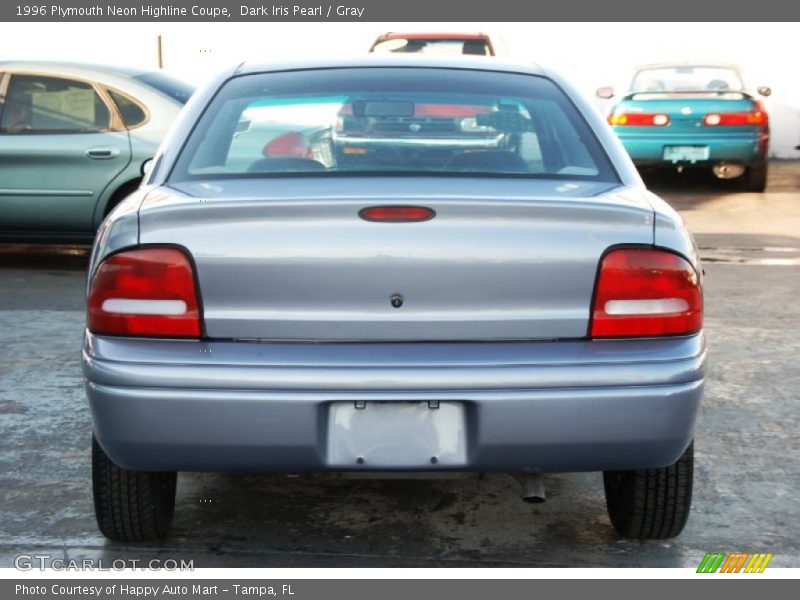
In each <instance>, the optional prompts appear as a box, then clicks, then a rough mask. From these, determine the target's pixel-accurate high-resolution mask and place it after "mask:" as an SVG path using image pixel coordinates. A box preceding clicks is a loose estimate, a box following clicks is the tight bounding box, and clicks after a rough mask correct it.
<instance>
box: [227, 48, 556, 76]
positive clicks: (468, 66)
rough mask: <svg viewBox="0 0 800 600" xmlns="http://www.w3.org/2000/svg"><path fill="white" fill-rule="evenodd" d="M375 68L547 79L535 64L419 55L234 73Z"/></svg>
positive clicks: (246, 66)
mask: <svg viewBox="0 0 800 600" xmlns="http://www.w3.org/2000/svg"><path fill="white" fill-rule="evenodd" d="M375 67H428V68H438V69H465V70H479V71H499V72H505V73H525V74H529V75H545V74H546V73H545V71H544V69H542V68H541V67H540V66H539V65H537V64H535V63H533V62H521V61H512V60H506V59H499V58H496V57H492V56H469V55H436V54H429V55H419V54H412V53H399V54H366V55H363V56H357V57H352V58H331V59H322V60H305V61H287V62H267V63H248V62H244V63H242V64H241V65H239V67H238V68H237V69H236V71H235V73H234V74H235V75H242V74H252V73H268V72H273V71H294V70H297V71H300V70H306V69H336V68H356V69H357V68H375Z"/></svg>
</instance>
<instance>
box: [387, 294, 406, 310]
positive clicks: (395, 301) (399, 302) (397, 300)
mask: <svg viewBox="0 0 800 600" xmlns="http://www.w3.org/2000/svg"><path fill="white" fill-rule="evenodd" d="M389 302H391V304H392V306H394V307H395V308H400V307H401V306H403V297H402V296H401V295H400V294H394V295H392V297H391V298H390V299H389Z"/></svg>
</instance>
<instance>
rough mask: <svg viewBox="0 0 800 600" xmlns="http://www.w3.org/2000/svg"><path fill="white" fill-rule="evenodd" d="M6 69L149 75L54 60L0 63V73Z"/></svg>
mask: <svg viewBox="0 0 800 600" xmlns="http://www.w3.org/2000/svg"><path fill="white" fill-rule="evenodd" d="M6 69H23V70H31V71H32V70H37V69H38V70H42V71H52V72H59V73H63V74H65V75H76V76H84V77H92V76H103V75H117V76H119V75H127V76H134V75H140V74H142V73H147V72H148V71H147V70H145V69H133V68H130V67H117V66H113V65H102V64H92V63H80V62H68V61H52V60H5V61H0V71H3V70H6Z"/></svg>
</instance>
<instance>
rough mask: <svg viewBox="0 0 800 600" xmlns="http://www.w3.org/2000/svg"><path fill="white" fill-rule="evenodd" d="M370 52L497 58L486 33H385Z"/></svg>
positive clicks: (379, 37)
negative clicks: (466, 55)
mask: <svg viewBox="0 0 800 600" xmlns="http://www.w3.org/2000/svg"><path fill="white" fill-rule="evenodd" d="M369 51H370V52H399V53H403V52H405V53H414V52H416V53H421V54H472V55H478V56H496V54H497V53H496V51H495V47H494V45H493V44H492V40H491V39H490V38H489V36H488V35H486V34H485V33H391V32H390V33H384V34H383V35H381V36H378V39H376V40H375V42H374V43H373V44H372V47H371V48H370V49H369Z"/></svg>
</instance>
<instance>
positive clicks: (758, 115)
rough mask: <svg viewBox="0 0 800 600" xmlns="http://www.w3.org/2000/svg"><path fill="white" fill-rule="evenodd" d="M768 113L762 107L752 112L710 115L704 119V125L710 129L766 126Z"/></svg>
mask: <svg viewBox="0 0 800 600" xmlns="http://www.w3.org/2000/svg"><path fill="white" fill-rule="evenodd" d="M766 124H767V113H766V112H764V110H763V109H761V107H760V106H759V107H757V110H753V111H750V112H734V113H709V114H707V115H705V116H704V117H703V125H706V126H708V127H730V126H742V125H750V126H753V125H762V126H763V125H766Z"/></svg>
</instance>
